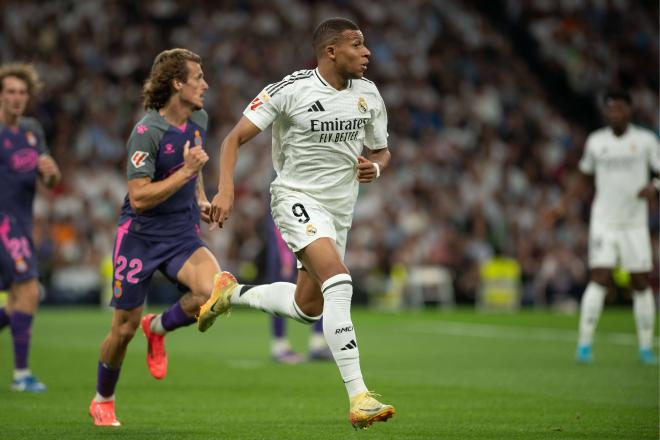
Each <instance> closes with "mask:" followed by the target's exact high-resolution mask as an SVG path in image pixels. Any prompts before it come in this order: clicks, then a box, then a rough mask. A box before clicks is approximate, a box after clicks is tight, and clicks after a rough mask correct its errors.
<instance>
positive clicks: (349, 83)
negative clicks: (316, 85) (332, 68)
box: [314, 67, 353, 92]
mask: <svg viewBox="0 0 660 440" xmlns="http://www.w3.org/2000/svg"><path fill="white" fill-rule="evenodd" d="M314 75H316V78H317V79H318V80H319V81H320V82H321V84H323V86H325V87H327V88H329V89H330V90H333V91H335V92H343V91H344V90H348V89H350V88H351V87H352V86H353V80H352V79H349V80H348V84H347V85H346V88H345V89H344V90H337V89H335V88H334V87H332V86H331V85H330V83H328V81H326V80H325V79H324V78H323V76H321V72H319V68H318V67H317V68H316V69H314Z"/></svg>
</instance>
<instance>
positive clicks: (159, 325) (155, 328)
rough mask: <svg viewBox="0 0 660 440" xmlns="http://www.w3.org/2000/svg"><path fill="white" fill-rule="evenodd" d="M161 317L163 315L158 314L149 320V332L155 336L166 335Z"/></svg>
mask: <svg viewBox="0 0 660 440" xmlns="http://www.w3.org/2000/svg"><path fill="white" fill-rule="evenodd" d="M162 317H163V314H162V313H159V314H158V315H156V316H155V317H154V318H153V319H152V320H151V324H150V325H149V328H150V329H151V331H152V332H153V333H155V334H157V335H164V334H165V333H167V330H165V328H164V327H163V321H162Z"/></svg>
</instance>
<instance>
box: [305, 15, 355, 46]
mask: <svg viewBox="0 0 660 440" xmlns="http://www.w3.org/2000/svg"><path fill="white" fill-rule="evenodd" d="M347 29H349V30H353V31H357V30H359V29H360V28H359V27H358V25H357V24H355V23H353V22H352V21H351V20H349V19H347V18H339V17H335V18H329V19H327V20H325V21H323V22H322V23H321V24H319V25H318V26H317V27H316V29H315V30H314V34H313V36H312V45H313V46H314V52H316V55H320V54H321V52H322V51H323V49H325V48H326V47H327V46H328V45H330V44H334V43H335V42H336V41H337V38H338V37H339V36H340V35H341V33H342V32H344V31H345V30H347Z"/></svg>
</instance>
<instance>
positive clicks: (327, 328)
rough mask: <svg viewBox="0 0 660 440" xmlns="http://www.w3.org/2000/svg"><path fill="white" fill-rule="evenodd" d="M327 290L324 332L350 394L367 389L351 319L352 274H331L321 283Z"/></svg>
mask: <svg viewBox="0 0 660 440" xmlns="http://www.w3.org/2000/svg"><path fill="white" fill-rule="evenodd" d="M321 292H323V298H324V304H323V334H324V335H325V340H326V342H327V343H328V347H330V350H331V351H332V355H333V357H334V358H335V363H336V364H337V367H339V372H340V373H341V377H342V379H343V380H344V384H345V385H346V391H347V392H348V396H349V397H353V396H355V395H356V394H360V393H362V392H364V391H367V387H366V386H365V384H364V380H363V379H362V372H361V371H360V351H359V350H358V345H357V338H356V337H355V330H354V329H353V322H351V297H352V296H353V282H352V279H351V276H350V275H349V274H347V273H342V274H339V275H335V276H333V277H330V278H329V279H328V280H326V281H325V283H323V285H322V286H321Z"/></svg>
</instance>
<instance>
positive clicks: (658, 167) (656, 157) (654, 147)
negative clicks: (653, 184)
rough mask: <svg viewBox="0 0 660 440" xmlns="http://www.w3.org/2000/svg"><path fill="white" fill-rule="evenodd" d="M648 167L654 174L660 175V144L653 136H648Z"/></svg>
mask: <svg viewBox="0 0 660 440" xmlns="http://www.w3.org/2000/svg"><path fill="white" fill-rule="evenodd" d="M649 165H650V166H651V169H652V170H653V171H654V172H656V173H660V144H659V143H658V137H657V136H656V135H655V134H651V135H649Z"/></svg>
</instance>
